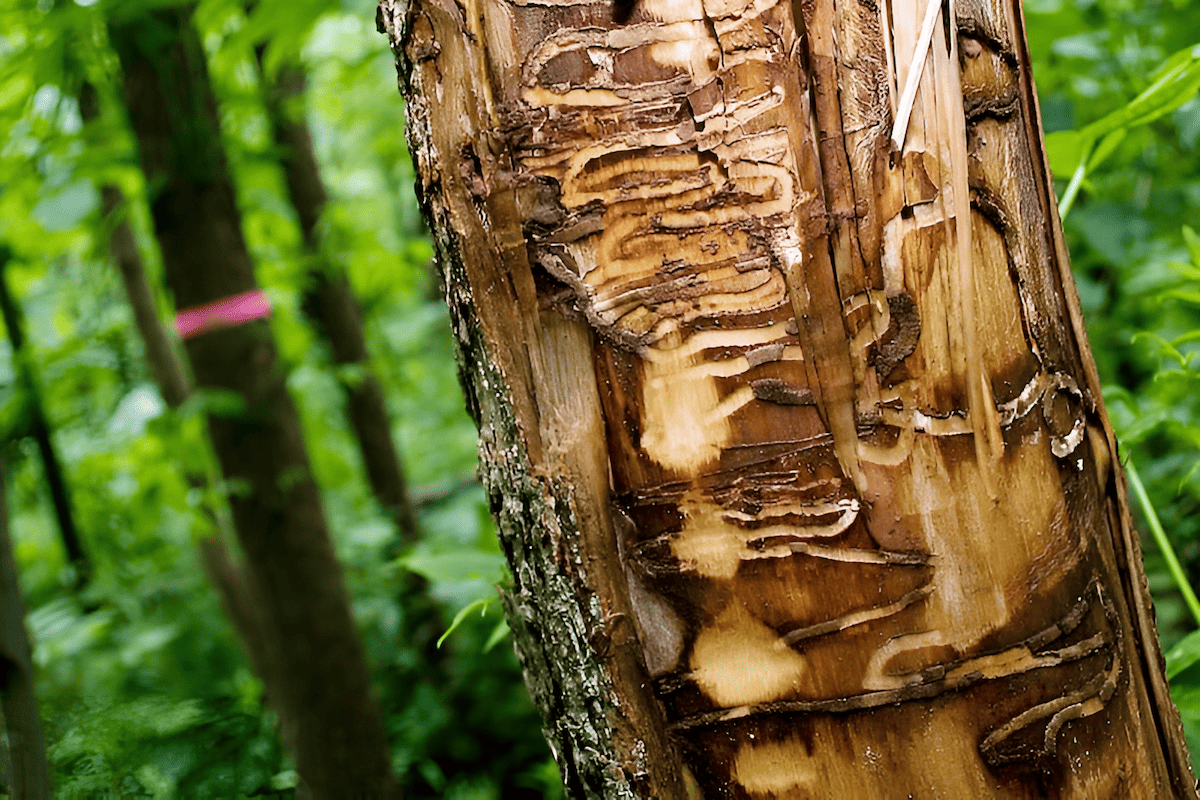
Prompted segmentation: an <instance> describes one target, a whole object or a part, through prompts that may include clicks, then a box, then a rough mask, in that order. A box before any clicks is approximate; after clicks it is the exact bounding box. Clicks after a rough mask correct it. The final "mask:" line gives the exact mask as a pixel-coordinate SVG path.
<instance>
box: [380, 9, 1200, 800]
mask: <svg viewBox="0 0 1200 800" xmlns="http://www.w3.org/2000/svg"><path fill="white" fill-rule="evenodd" d="M951 9H953V11H952V12H947V11H946V10H945V9H944V8H943V7H942V5H941V4H937V3H933V4H928V3H917V2H909V3H904V2H901V0H893V2H890V3H883V4H876V3H872V2H862V1H860V0H799V1H798V2H795V3H790V2H772V0H754V1H753V2H750V1H748V0H733V1H732V2H730V1H728V0H689V1H688V2H674V1H672V0H642V1H641V2H639V3H636V4H634V5H633V6H632V7H628V4H626V7H623V8H621V9H615V8H614V6H613V4H612V3H609V2H575V1H574V0H554V1H553V2H540V1H539V2H533V0H529V1H528V2H527V1H526V0H513V2H504V3H498V4H475V3H468V4H466V5H465V6H460V5H458V4H455V3H449V2H441V1H440V0H425V1H424V2H415V3H412V4H411V5H408V6H406V7H405V8H403V9H402V8H401V6H400V5H399V4H397V3H393V2H390V0H385V2H384V3H383V4H382V5H381V7H380V21H381V23H382V27H383V28H384V29H386V30H387V31H388V32H389V33H390V35H391V37H392V42H393V47H394V49H395V50H396V52H397V56H398V61H399V64H400V74H401V89H402V91H403V92H404V94H405V97H406V99H407V100H408V110H409V115H410V116H409V136H410V141H411V143H412V147H413V151H414V160H415V161H416V163H417V165H418V172H419V175H420V178H421V186H420V188H421V190H422V191H423V202H424V204H425V207H426V209H427V212H428V213H429V214H430V216H431V220H432V223H433V227H434V229H435V231H436V234H437V236H438V242H439V247H440V252H441V255H442V258H443V260H444V263H445V264H446V266H447V276H448V294H449V297H450V299H451V307H452V310H453V311H454V312H455V314H456V324H457V325H458V332H459V334H460V339H461V343H462V344H461V346H462V354H461V355H462V358H463V361H464V365H465V375H466V378H467V380H468V383H469V384H470V386H469V390H470V391H471V392H472V402H473V403H475V411H476V413H477V415H478V416H479V418H480V421H481V431H482V442H483V444H482V454H483V458H484V461H485V472H488V473H490V475H491V476H492V478H491V481H490V483H489V490H490V491H491V492H492V493H493V498H494V499H493V501H494V504H495V508H496V510H497V512H498V514H499V519H500V523H501V525H500V527H501V531H502V536H503V538H504V539H505V544H506V547H507V548H508V550H509V553H510V558H511V560H512V565H513V572H514V578H515V579H516V581H517V591H516V596H515V597H514V600H513V602H512V603H511V604H510V605H511V609H510V610H511V612H512V613H513V614H514V615H515V617H516V624H514V630H515V631H516V634H517V640H516V644H517V648H518V651H519V652H520V653H521V654H522V657H523V659H524V661H525V664H526V669H527V673H528V677H529V680H530V682H531V685H532V686H533V687H534V690H535V697H537V698H538V699H539V701H540V703H541V706H542V709H543V712H544V713H545V714H546V716H547V719H548V721H549V725H550V729H551V734H552V736H554V737H557V742H558V744H559V746H560V751H561V752H562V753H563V756H562V758H561V761H562V762H564V773H565V774H568V775H570V774H571V771H572V768H574V769H575V770H576V771H578V770H579V767H580V765H583V766H590V765H592V764H594V763H596V762H601V763H603V762H605V761H607V762H608V763H609V764H610V765H614V766H612V767H611V768H612V769H619V774H620V775H622V776H624V777H625V778H627V779H628V782H627V783H619V782H614V783H605V782H603V781H595V782H592V783H590V784H588V783H586V782H582V788H581V789H580V791H581V793H594V794H595V795H597V796H622V793H623V792H626V791H630V792H635V793H638V794H640V795H642V796H672V797H676V796H683V794H682V792H685V791H686V792H687V793H689V794H690V795H700V796H704V797H754V798H767V797H808V796H813V795H820V796H825V797H844V798H855V800H858V798H891V797H895V796H898V795H899V796H906V795H908V794H912V795H913V796H921V797H1006V798H1007V797H1014V798H1016V797H1028V798H1033V797H1047V796H1049V797H1110V796H1111V797H1117V796H1120V797H1147V798H1150V797H1163V796H1177V797H1194V796H1195V792H1194V789H1193V786H1192V779H1191V775H1190V768H1189V766H1188V758H1187V753H1186V748H1185V747H1184V745H1183V737H1182V732H1181V729H1180V726H1179V722H1178V715H1177V712H1176V711H1175V709H1174V707H1173V706H1172V705H1171V703H1170V698H1169V695H1168V693H1167V690H1166V682H1165V679H1164V677H1163V674H1162V668H1161V657H1160V656H1159V653H1158V650H1157V643H1156V637H1155V633H1154V628H1153V621H1152V617H1151V614H1150V605H1149V599H1148V595H1147V593H1146V590H1145V583H1144V577H1143V576H1142V573H1141V567H1140V562H1139V559H1138V544H1137V538H1136V534H1135V533H1134V532H1133V529H1132V527H1131V525H1130V523H1129V519H1128V515H1127V513H1126V509H1125V501H1124V495H1123V482H1122V480H1121V478H1120V475H1119V472H1118V471H1117V470H1115V469H1114V464H1115V458H1114V455H1113V454H1114V453H1115V448H1114V446H1113V442H1112V437H1111V432H1110V429H1109V427H1108V423H1107V418H1106V416H1105V413H1104V409H1103V404H1102V400H1101V397H1100V392H1099V387H1098V382H1097V381H1096V377H1095V368H1094V366H1093V364H1092V361H1091V356H1090V353H1089V352H1088V350H1087V344H1086V340H1085V338H1084V335H1083V328H1082V324H1081V323H1080V317H1079V312H1078V304H1077V300H1076V298H1075V294H1074V288H1073V285H1072V283H1071V277H1070V273H1069V269H1068V266H1067V263H1066V256H1065V252H1064V249H1063V246H1062V240H1061V234H1060V232H1059V230H1058V226H1057V217H1056V214H1055V209H1054V204H1053V197H1052V195H1051V194H1050V190H1049V176H1048V172H1047V170H1046V168H1045V162H1044V158H1043V156H1042V151H1041V143H1040V131H1039V126H1038V119H1037V109H1036V102H1035V98H1034V93H1033V89H1032V82H1031V79H1030V77H1029V71H1028V58H1027V55H1026V53H1025V43H1024V33H1023V28H1022V24H1023V23H1022V21H1021V18H1020V11H1019V8H1018V7H1016V6H1014V5H1012V4H1010V3H1009V2H1006V1H1005V0H994V2H993V1H992V0H988V1H987V2H983V1H982V0H981V1H980V2H966V3H958V4H956V5H953V6H951ZM614 11H617V12H618V13H617V16H620V17H623V21H619V20H617V19H616V18H614ZM947 13H953V15H954V16H953V18H950V17H948V16H947ZM923 23H924V24H923ZM498 378H499V379H502V380H503V382H504V383H503V386H502V387H499V388H498V387H496V386H495V385H494V384H493V383H492V382H493V381H495V380H497V379H498ZM599 437H603V440H602V441H599V442H598V441H597V439H599ZM522 470H527V471H528V473H529V475H530V478H528V479H526V480H525V481H523V482H522V481H517V480H514V479H513V477H512V476H513V475H514V474H515V473H519V472H520V471H522ZM501 476H503V477H504V478H507V479H508V480H509V483H508V484H507V485H506V484H505V483H503V482H502V481H501V480H497V478H498V477H501ZM530 481H532V483H533V485H534V486H539V487H540V489H539V491H538V492H533V491H527V489H526V488H524V487H529V486H530ZM539 497H540V498H542V500H543V501H545V502H547V503H548V504H549V505H551V507H553V508H555V509H564V510H563V511H559V517H558V519H555V520H547V519H545V517H544V515H539V514H538V513H536V511H537V509H538V508H539V507H540V506H539V502H541V501H539V499H538V498H539ZM522 509H523V510H524V512H525V516H524V518H522V517H521V514H520V513H519V511H520V510H522ZM564 518H565V520H566V522H567V523H568V524H569V526H570V527H568V528H566V531H567V532H568V533H567V534H566V535H564V533H563V531H564V527H563V526H564V522H563V519H564ZM521 526H525V527H524V528H523V529H522V527H521ZM614 551H615V552H614ZM530 562H538V563H539V567H538V568H536V569H535V568H530V567H529V566H528V565H529V563H530ZM539 570H541V571H540V572H539ZM558 571H561V573H565V578H564V580H565V582H566V583H567V584H568V585H569V586H570V587H571V589H572V591H573V592H574V594H575V601H576V603H578V605H579V608H580V609H581V613H580V615H579V624H580V628H581V629H580V630H576V631H575V632H574V636H575V637H576V638H575V639H574V640H572V641H570V642H564V641H562V639H561V638H560V637H561V636H562V635H563V631H562V628H561V625H560V623H558V622H557V621H556V620H553V619H551V618H549V617H548V616H541V614H544V612H545V610H547V609H549V608H550V607H551V605H550V603H549V602H547V601H545V600H544V599H543V596H544V594H545V593H546V592H547V591H548V589H547V585H548V583H550V582H549V581H546V580H542V581H540V582H539V580H536V579H538V578H541V577H542V576H543V575H545V574H556V575H557V574H561V573H559V572H558ZM523 575H526V576H528V577H529V580H523ZM631 651H632V652H634V653H636V654H637V658H631V657H630V653H631ZM566 652H573V653H580V654H581V655H580V657H579V662H580V663H579V668H580V669H585V670H587V669H590V670H594V671H595V674H598V675H601V676H603V679H604V681H607V683H605V682H598V683H597V684H596V686H597V688H598V690H599V691H600V692H601V693H602V694H601V695H597V694H593V695H591V697H590V698H589V699H588V700H586V701H584V703H583V705H582V706H573V705H572V703H571V702H570V698H571V697H572V696H573V695H572V693H571V692H572V689H573V688H574V685H575V684H574V681H575V680H577V679H575V678H573V677H571V676H564V675H562V674H560V673H559V672H558V671H557V670H556V669H555V667H554V662H555V659H556V656H558V655H559V654H561V653H566ZM638 670H644V676H645V677H644V678H639V677H638ZM547 685H548V686H547ZM601 697H602V699H601ZM597 706H599V707H601V708H606V709H608V711H607V714H608V719H610V720H612V721H613V724H614V728H615V733H614V739H615V741H616V742H617V744H615V745H612V746H608V747H605V748H603V749H602V750H601V751H600V752H599V753H591V752H587V753H586V755H583V754H581V751H586V750H587V748H588V746H589V745H588V743H586V742H585V741H584V738H583V737H579V736H575V735H574V734H572V732H571V731H570V729H569V727H568V726H566V725H563V724H561V721H563V720H567V719H570V718H571V716H572V715H573V714H575V715H578V714H580V713H582V709H583V708H588V709H589V710H592V713H594V708H595V707H597ZM642 731H645V732H646V737H647V744H646V745H645V746H643V747H642V748H640V749H639V748H637V747H635V748H633V749H632V751H625V750H623V749H622V747H621V744H620V742H621V741H622V738H621V735H620V734H622V733H624V734H625V735H630V736H633V737H637V736H638V735H640V734H641V732H642ZM651 742H652V743H653V744H650V743H651ZM573 788H574V787H573ZM656 792H657V794H656Z"/></svg>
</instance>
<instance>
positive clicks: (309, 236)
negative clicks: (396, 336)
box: [258, 47, 419, 544]
mask: <svg viewBox="0 0 1200 800" xmlns="http://www.w3.org/2000/svg"><path fill="white" fill-rule="evenodd" d="M258 56H259V63H260V65H261V63H262V48H261V47H260V48H259V49H258ZM262 72H263V80H264V82H265V83H266V84H267V89H266V104H267V111H268V115H269V116H270V118H271V128H272V131H273V133H274V135H275V141H276V143H277V144H278V145H279V146H280V147H281V148H282V149H283V154H282V157H281V160H282V162H283V167H284V172H285V174H286V176H287V185H288V194H289V196H290V197H291V201H292V206H293V207H294V208H295V209H296V214H297V216H298V217H299V218H300V229H301V232H302V233H303V234H304V246H305V250H306V251H307V253H308V257H309V258H310V259H312V261H313V266H312V268H310V269H309V273H308V281H309V283H308V286H307V288H306V290H305V292H304V304H303V307H304V311H305V313H306V314H307V315H308V316H309V318H310V319H311V320H312V321H313V323H314V324H315V325H316V326H317V328H318V329H319V330H320V332H321V334H322V336H323V337H324V338H325V341H327V342H328V343H329V350H330V354H331V355H332V357H333V363H334V364H336V365H337V366H338V367H340V368H342V370H343V375H342V383H343V385H344V386H345V389H346V405H347V416H348V417H349V419H350V424H351V426H352V427H353V428H354V434H355V437H356V439H357V441H358V447H359V452H361V453H362V459H363V466H364V467H365V468H366V471H367V480H368V482H369V483H370V485H371V491H372V493H373V494H374V495H375V499H376V500H378V501H379V504H380V505H381V506H383V509H384V511H386V512H387V513H388V515H390V516H391V517H392V519H393V520H394V521H395V523H396V529H397V531H398V533H399V534H400V538H401V539H402V540H403V541H404V542H406V543H410V544H411V543H413V542H415V541H416V540H417V537H418V535H419V530H418V522H417V514H416V510H415V509H414V507H413V503H412V500H411V498H410V497H409V493H408V482H407V480H406V479H405V476H404V467H403V466H402V464H401V461H400V454H399V452H398V451H397V450H396V445H395V443H394V442H393V440H392V425H391V416H390V414H389V413H388V408H387V400H386V398H385V397H384V394H383V386H382V385H381V384H380V383H379V379H378V378H377V377H376V376H375V373H374V372H372V371H371V367H370V363H369V356H368V353H367V343H366V339H365V338H364V337H363V320H362V310H361V309H360V308H359V304H358V298H356V297H355V296H354V292H353V290H352V289H351V288H350V281H349V279H348V278H347V277H346V274H345V272H344V271H343V270H341V269H339V268H337V267H335V266H334V265H333V264H330V263H328V259H327V258H326V256H325V255H324V254H323V252H322V248H321V234H320V230H319V228H320V221H321V214H323V213H324V211H325V206H326V204H327V203H328V202H329V195H328V193H327V192H326V191H325V182H324V181H323V180H322V179H321V170H320V166H319V165H318V164H317V154H316V152H315V151H314V150H313V143H312V136H311V135H310V134H309V131H308V125H307V124H306V123H305V121H304V114H303V111H302V108H303V105H302V104H303V102H304V86H305V75H304V70H303V69H302V68H300V67H298V66H296V65H293V64H286V65H284V66H282V67H280V69H279V72H278V74H277V75H276V76H275V77H274V79H273V80H272V79H269V78H267V77H266V71H265V70H262ZM297 104H301V105H300V106H299V108H298V107H297Z"/></svg>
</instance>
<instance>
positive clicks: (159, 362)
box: [79, 81, 296, 752]
mask: <svg viewBox="0 0 1200 800" xmlns="http://www.w3.org/2000/svg"><path fill="white" fill-rule="evenodd" d="M79 111H80V115H81V116H82V117H83V120H84V122H85V123H93V122H95V121H96V120H97V119H99V117H100V99H99V96H98V93H97V91H96V88H95V86H94V85H93V84H92V83H90V82H87V81H85V82H84V83H83V85H82V86H81V87H80V91H79ZM100 196H101V200H102V206H101V209H102V212H103V214H104V217H105V223H106V225H107V226H108V227H109V252H110V254H111V256H112V259H113V261H114V263H115V264H116V266H117V271H118V272H119V273H120V275H121V283H122V285H123V286H124V288H125V296H126V298H127V299H128V300H129V306H130V308H131V309H132V311H133V319H134V324H135V325H136V327H137V330H138V335H139V336H140V337H141V340H142V344H143V346H144V347H145V350H146V362H147V363H148V364H149V366H150V372H151V374H152V375H153V376H154V380H155V383H156V385H157V386H158V389H159V391H160V392H161V393H162V396H163V400H164V401H165V402H166V404H167V406H168V407H169V408H171V409H173V410H178V409H179V407H180V406H182V405H183V403H184V401H185V400H187V399H188V397H190V396H191V394H192V386H191V381H190V380H189V379H188V376H187V374H186V373H185V371H184V367H183V363H182V362H181V361H180V359H179V357H178V355H177V353H176V350H175V347H174V346H173V345H172V343H171V338H170V337H169V336H168V334H167V331H166V329H165V328H164V327H163V326H162V324H161V323H160V322H159V319H158V308H157V304H156V303H155V300H154V290H153V288H152V287H151V284H150V279H149V277H148V276H147V275H146V266H145V262H143V261H142V254H141V251H140V250H139V249H138V244H137V238H136V237H135V236H134V233H133V228H132V226H130V224H129V220H128V219H127V217H126V213H125V212H126V203H127V200H126V198H125V196H124V194H123V193H122V192H121V190H120V189H119V188H118V187H117V186H115V185H112V184H107V185H105V186H102V187H101V188H100ZM187 480H188V483H189V484H191V486H192V487H193V488H196V489H209V488H212V487H211V486H210V485H209V481H208V477H207V476H205V475H197V474H188V475H187ZM207 512H208V513H209V515H210V516H211V517H212V520H213V522H214V525H215V527H216V528H217V530H218V531H219V534H218V536H217V537H215V538H211V539H205V540H203V541H201V542H200V543H199V549H200V565H201V566H202V567H203V568H204V572H205V574H206V575H207V577H208V580H209V583H211V584H212V586H213V589H214V590H215V591H216V593H217V596H218V598H219V599H220V602H221V607H222V609H224V611H225V614H226V616H228V617H229V620H230V622H231V623H232V624H233V628H234V630H235V631H236V632H237V635H238V639H239V640H241V642H242V646H243V647H244V648H245V650H246V655H247V658H248V659H249V661H250V667H251V669H252V670H253V671H254V674H255V675H257V676H258V678H259V680H261V681H262V682H263V686H264V690H265V694H266V696H267V700H268V702H269V703H270V704H271V707H272V708H273V709H274V711H275V714H276V716H277V717H278V719H279V728H280V731H281V737H282V739H283V742H284V746H285V747H286V748H287V749H288V751H289V752H295V747H294V745H295V730H296V722H295V720H293V719H292V718H291V715H290V711H291V709H288V708H286V707H283V706H282V705H281V704H280V703H279V702H278V700H277V699H276V698H277V697H278V694H279V691H278V688H277V686H278V681H279V677H278V676H279V665H277V664H275V663H273V661H272V655H273V653H272V651H271V649H270V648H268V646H267V642H268V636H269V632H268V631H267V629H266V625H265V624H264V621H263V617H262V603H261V601H260V600H259V599H258V597H257V596H256V592H255V588H254V585H253V583H252V579H251V577H250V574H249V572H248V571H247V570H246V568H245V566H244V565H241V564H238V563H237V561H236V560H235V559H234V557H233V555H231V554H230V552H229V549H228V548H227V547H226V544H225V543H226V541H231V540H232V537H233V536H234V533H233V532H232V531H231V530H228V528H229V527H230V526H229V525H228V524H225V519H224V515H222V513H221V512H219V511H218V510H217V509H215V508H211V507H210V508H208V509H207Z"/></svg>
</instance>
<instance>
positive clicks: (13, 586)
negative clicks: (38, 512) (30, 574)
mask: <svg viewBox="0 0 1200 800" xmlns="http://www.w3.org/2000/svg"><path fill="white" fill-rule="evenodd" d="M4 471H5V470H4V465H3V463H0V708H3V711H4V732H5V739H6V742H7V746H6V747H5V750H6V754H7V756H8V759H7V760H8V762H9V764H8V766H11V772H10V773H9V777H10V779H11V782H12V783H11V786H10V793H11V795H12V796H13V797H14V798H20V799H21V800H43V799H44V800H49V798H50V797H51V794H50V765H49V762H47V760H46V739H45V737H44V736H43V735H42V718H41V717H40V716H39V715H38V708H37V697H36V695H35V693H34V672H33V658H32V655H31V653H30V649H29V636H28V634H27V633H26V631H25V603H24V601H23V600H22V599H21V584H20V581H19V579H18V576H17V562H16V559H15V558H14V557H13V548H12V541H11V539H10V538H9V535H8V503H7V491H6V489H5V487H6V481H5V478H4Z"/></svg>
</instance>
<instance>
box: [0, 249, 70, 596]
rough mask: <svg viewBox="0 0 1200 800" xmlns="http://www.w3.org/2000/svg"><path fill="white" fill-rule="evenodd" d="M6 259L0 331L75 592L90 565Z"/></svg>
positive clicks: (0, 282)
mask: <svg viewBox="0 0 1200 800" xmlns="http://www.w3.org/2000/svg"><path fill="white" fill-rule="evenodd" d="M10 258H11V255H10V253H9V252H8V251H7V250H2V249H0V317H2V318H3V320H4V329H5V330H6V331H7V332H8V340H9V342H10V343H11V344H12V351H13V361H14V362H15V363H16V367H17V374H18V375H19V376H20V378H21V382H22V383H23V384H24V388H25V391H26V392H27V402H26V413H27V414H28V429H27V431H26V435H28V436H31V437H33V440H34V441H35V442H36V443H37V447H38V453H39V455H41V457H42V470H43V474H44V475H45V477H46V487H47V488H48V489H49V490H50V503H51V505H53V506H54V517H55V519H56V520H58V531H59V535H60V536H61V538H62V542H63V550H64V551H65V553H66V556H67V562H68V563H69V564H70V565H71V566H72V567H73V568H74V570H75V578H74V580H73V581H72V584H73V586H74V587H75V588H76V589H80V588H82V587H83V586H84V584H86V583H87V582H88V581H89V580H90V579H91V574H92V565H91V561H90V560H89V559H88V557H87V552H86V551H85V550H84V548H83V541H82V539H81V537H80V535H79V529H78V528H77V527H76V525H75V514H74V512H73V511H72V507H71V491H70V487H68V486H67V479H66V476H65V475H64V474H63V466H62V461H60V460H59V458H58V450H57V449H56V448H55V447H54V439H53V437H52V435H51V431H50V423H49V421H48V420H47V419H46V408H45V405H44V404H43V402H42V388H41V382H40V381H39V380H38V376H37V372H36V370H35V369H34V365H33V361H32V360H31V359H30V356H29V353H28V351H27V350H26V349H25V320H24V318H23V316H22V314H21V309H20V306H18V305H17V300H16V298H14V297H13V296H12V293H11V292H9V290H8V273H7V267H8V261H9V259H10Z"/></svg>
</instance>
